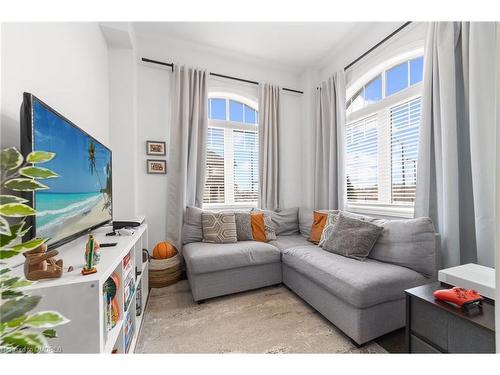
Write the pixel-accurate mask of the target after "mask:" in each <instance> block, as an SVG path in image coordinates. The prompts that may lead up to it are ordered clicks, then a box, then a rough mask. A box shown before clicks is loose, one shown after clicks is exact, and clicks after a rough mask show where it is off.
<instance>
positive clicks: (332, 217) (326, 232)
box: [318, 210, 339, 247]
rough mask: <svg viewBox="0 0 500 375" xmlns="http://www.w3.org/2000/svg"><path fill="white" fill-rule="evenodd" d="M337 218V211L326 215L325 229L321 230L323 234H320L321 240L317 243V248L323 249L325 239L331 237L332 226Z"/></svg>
mask: <svg viewBox="0 0 500 375" xmlns="http://www.w3.org/2000/svg"><path fill="white" fill-rule="evenodd" d="M338 216H339V211H337V210H335V211H334V212H331V213H329V214H328V217H327V219H326V224H325V227H324V228H323V233H321V238H320V240H319V243H318V246H319V247H323V244H324V243H325V241H326V239H327V238H328V237H330V236H331V235H332V233H333V224H335V221H336V220H337V217H338Z"/></svg>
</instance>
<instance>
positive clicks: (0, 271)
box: [0, 268, 10, 275]
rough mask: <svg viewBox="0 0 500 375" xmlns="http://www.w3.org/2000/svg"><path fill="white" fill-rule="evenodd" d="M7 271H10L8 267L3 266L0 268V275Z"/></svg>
mask: <svg viewBox="0 0 500 375" xmlns="http://www.w3.org/2000/svg"><path fill="white" fill-rule="evenodd" d="M7 272H10V268H4V269H1V270H0V275H3V274H5V273H7Z"/></svg>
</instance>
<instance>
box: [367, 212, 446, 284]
mask: <svg viewBox="0 0 500 375" xmlns="http://www.w3.org/2000/svg"><path fill="white" fill-rule="evenodd" d="M374 223H375V224H377V225H380V226H382V227H383V230H382V233H381V234H380V237H379V238H378V240H377V243H376V244H375V246H374V247H373V249H372V251H371V253H370V255H369V257H370V258H372V259H375V260H378V261H381V262H386V263H392V264H396V265H399V266H403V267H407V268H410V269H412V270H414V271H417V272H420V273H421V274H423V275H424V276H427V277H432V276H433V275H434V273H435V272H436V266H437V265H436V233H435V229H434V225H433V223H432V220H431V219H430V218H428V217H421V218H417V219H408V220H382V219H377V220H375V221H374Z"/></svg>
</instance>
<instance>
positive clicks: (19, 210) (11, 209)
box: [0, 203, 36, 217]
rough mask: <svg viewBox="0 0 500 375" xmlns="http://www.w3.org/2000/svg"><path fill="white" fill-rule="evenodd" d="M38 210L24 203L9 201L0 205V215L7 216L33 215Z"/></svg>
mask: <svg viewBox="0 0 500 375" xmlns="http://www.w3.org/2000/svg"><path fill="white" fill-rule="evenodd" d="M35 214H36V211H35V210H34V209H33V208H31V207H30V206H28V205H26V204H24V203H7V204H2V205H1V206H0V215H2V216H7V217H25V216H33V215H35Z"/></svg>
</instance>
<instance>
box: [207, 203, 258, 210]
mask: <svg viewBox="0 0 500 375" xmlns="http://www.w3.org/2000/svg"><path fill="white" fill-rule="evenodd" d="M252 208H257V203H251V202H245V203H241V204H238V203H235V204H216V203H207V204H204V205H203V209H204V210H216V211H222V210H251V209H252Z"/></svg>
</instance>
